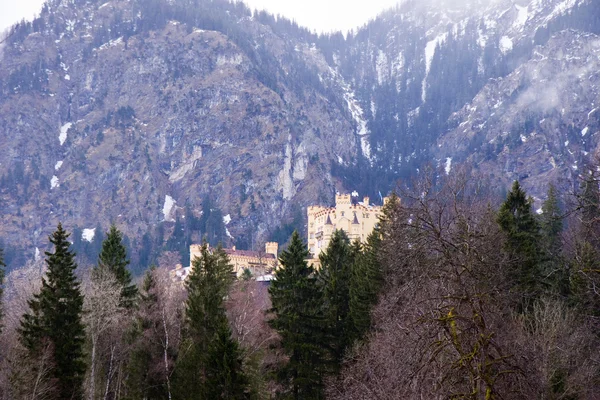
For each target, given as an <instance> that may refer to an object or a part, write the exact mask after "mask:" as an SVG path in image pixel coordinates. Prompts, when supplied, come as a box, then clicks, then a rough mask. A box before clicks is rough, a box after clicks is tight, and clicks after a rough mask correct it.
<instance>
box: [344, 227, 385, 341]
mask: <svg viewBox="0 0 600 400" xmlns="http://www.w3.org/2000/svg"><path fill="white" fill-rule="evenodd" d="M353 248H354V251H355V253H356V256H355V261H354V264H353V265H352V273H351V276H350V285H349V286H350V318H351V320H352V327H353V333H354V339H358V340H360V339H361V338H362V337H363V336H364V335H365V334H366V333H367V332H368V331H369V329H370V328H371V309H372V308H373V306H374V305H375V304H376V303H377V297H378V295H379V291H380V290H381V286H382V283H383V275H382V272H381V264H380V263H379V258H378V257H379V251H380V249H381V235H380V233H379V231H378V230H375V231H373V232H372V233H371V234H370V235H369V236H368V238H367V242H366V243H365V244H364V246H362V249H361V248H360V246H358V245H356V244H355V245H354V246H353Z"/></svg>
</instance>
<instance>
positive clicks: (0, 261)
mask: <svg viewBox="0 0 600 400" xmlns="http://www.w3.org/2000/svg"><path fill="white" fill-rule="evenodd" d="M4 268H6V264H5V263H4V250H3V249H0V334H1V333H2V328H3V325H2V318H3V317H4V310H3V308H2V304H3V303H2V297H3V296H2V295H3V294H4V293H3V292H4Z"/></svg>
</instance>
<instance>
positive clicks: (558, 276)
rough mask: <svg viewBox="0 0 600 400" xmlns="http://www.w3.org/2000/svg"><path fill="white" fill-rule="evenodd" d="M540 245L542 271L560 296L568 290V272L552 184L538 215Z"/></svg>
mask: <svg viewBox="0 0 600 400" xmlns="http://www.w3.org/2000/svg"><path fill="white" fill-rule="evenodd" d="M540 228H541V235H542V237H541V239H542V246H543V250H544V254H545V260H544V265H543V270H544V271H543V273H544V275H545V276H547V277H548V283H549V284H550V285H551V286H552V290H553V291H554V292H556V293H558V294H560V295H562V296H565V295H567V294H568V292H569V288H568V287H569V274H568V271H567V268H565V262H564V260H563V254H562V237H561V234H562V232H563V216H562V211H561V205H560V202H559V199H558V196H557V193H556V188H555V187H554V185H553V184H550V185H549V186H548V193H547V197H546V200H545V201H544V203H543V204H542V215H541V216H540Z"/></svg>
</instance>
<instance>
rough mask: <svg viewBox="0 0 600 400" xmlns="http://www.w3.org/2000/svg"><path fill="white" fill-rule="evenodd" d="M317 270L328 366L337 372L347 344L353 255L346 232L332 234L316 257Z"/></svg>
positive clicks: (348, 338) (350, 331) (350, 327)
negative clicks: (328, 358) (325, 327)
mask: <svg viewBox="0 0 600 400" xmlns="http://www.w3.org/2000/svg"><path fill="white" fill-rule="evenodd" d="M319 260H320V261H321V268H320V270H319V271H318V273H317V280H318V284H319V286H320V287H321V290H322V291H323V309H324V316H325V319H326V324H327V334H328V337H327V344H328V347H329V351H330V352H331V358H332V361H333V363H332V366H333V368H334V370H337V369H339V367H340V364H341V362H342V359H343V358H344V353H345V352H346V348H347V347H348V346H349V345H350V343H351V338H352V336H353V335H352V323H351V320H350V288H349V283H350V276H351V271H352V264H353V263H354V254H353V252H352V248H351V247H350V239H348V235H346V232H344V231H342V230H336V231H335V232H334V233H333V235H332V237H331V241H330V242H329V246H327V249H325V251H324V252H323V253H321V254H320V255H319Z"/></svg>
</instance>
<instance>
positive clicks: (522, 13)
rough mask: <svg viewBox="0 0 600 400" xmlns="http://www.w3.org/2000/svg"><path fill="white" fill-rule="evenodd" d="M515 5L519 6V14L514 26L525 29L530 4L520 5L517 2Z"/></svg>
mask: <svg viewBox="0 0 600 400" xmlns="http://www.w3.org/2000/svg"><path fill="white" fill-rule="evenodd" d="M515 7H517V10H518V11H519V14H518V15H517V19H516V20H515V22H514V24H513V26H515V27H518V28H521V29H523V27H524V26H525V23H526V22H527V19H528V18H529V11H528V7H529V6H527V7H521V6H520V5H518V4H515Z"/></svg>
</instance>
